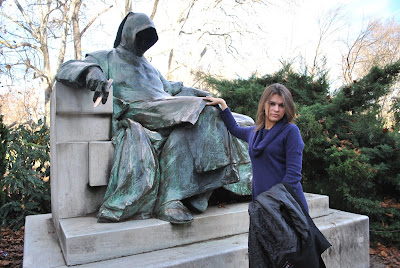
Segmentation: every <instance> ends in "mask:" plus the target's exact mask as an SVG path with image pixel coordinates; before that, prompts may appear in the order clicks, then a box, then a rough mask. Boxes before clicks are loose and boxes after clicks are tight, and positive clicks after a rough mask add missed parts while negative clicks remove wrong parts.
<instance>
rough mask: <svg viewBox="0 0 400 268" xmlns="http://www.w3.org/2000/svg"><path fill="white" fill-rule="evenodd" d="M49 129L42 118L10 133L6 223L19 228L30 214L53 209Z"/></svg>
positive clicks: (3, 216) (3, 218) (5, 183)
mask: <svg viewBox="0 0 400 268" xmlns="http://www.w3.org/2000/svg"><path fill="white" fill-rule="evenodd" d="M49 141H50V135H49V130H48V128H47V127H46V126H45V124H44V123H43V122H42V121H39V122H38V124H37V125H35V126H33V127H29V126H25V125H19V126H17V127H14V128H12V129H10V131H9V135H8V148H7V160H8V168H7V174H6V176H5V177H4V178H2V179H1V182H0V185H1V188H2V189H4V192H5V193H6V195H5V200H4V204H3V205H2V206H1V207H0V217H1V225H2V226H11V227H13V228H14V229H19V228H20V227H21V226H23V224H24V220H25V217H26V216H28V215H33V214H39V213H48V212H50V207H51V205H50V181H49V177H50V162H49V161H50V157H49Z"/></svg>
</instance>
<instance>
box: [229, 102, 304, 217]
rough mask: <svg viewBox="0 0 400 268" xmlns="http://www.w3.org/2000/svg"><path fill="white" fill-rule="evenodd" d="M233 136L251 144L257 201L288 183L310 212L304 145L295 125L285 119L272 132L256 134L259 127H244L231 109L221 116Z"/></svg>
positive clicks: (266, 131) (254, 191)
mask: <svg viewBox="0 0 400 268" xmlns="http://www.w3.org/2000/svg"><path fill="white" fill-rule="evenodd" d="M221 117H222V120H223V121H224V123H225V125H226V127H227V128H228V130H229V132H230V133H231V134H232V135H233V136H235V137H237V138H239V139H242V140H244V141H246V142H247V143H248V144H249V155H250V159H251V166H252V171H253V200H254V199H255V198H256V197H257V195H259V194H260V193H262V192H264V191H267V190H269V189H270V188H271V187H273V186H274V185H276V184H278V183H282V182H286V183H288V184H289V185H290V186H291V187H292V188H293V190H294V191H295V193H296V194H297V196H298V197H299V199H300V201H301V202H302V203H303V205H304V207H305V209H306V210H307V212H308V205H307V202H306V198H305V196H304V193H303V187H302V186H301V183H300V180H301V168H302V159H303V148H304V142H303V139H302V138H301V134H300V130H299V128H298V127H297V126H296V125H295V124H290V123H288V122H287V120H286V117H283V118H282V119H281V120H280V121H279V122H277V123H276V124H275V125H274V126H273V127H272V128H271V129H269V130H267V129H262V130H260V131H256V132H255V131H254V129H255V126H251V127H240V126H238V124H237V123H236V120H235V119H234V118H233V116H232V113H231V111H230V110H229V108H227V109H225V110H223V111H222V112H221Z"/></svg>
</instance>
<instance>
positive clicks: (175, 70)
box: [152, 0, 294, 85]
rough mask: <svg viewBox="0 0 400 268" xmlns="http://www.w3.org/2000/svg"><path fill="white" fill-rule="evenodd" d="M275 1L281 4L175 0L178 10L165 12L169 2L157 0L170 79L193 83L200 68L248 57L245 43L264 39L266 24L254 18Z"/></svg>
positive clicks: (254, 0)
mask: <svg viewBox="0 0 400 268" xmlns="http://www.w3.org/2000/svg"><path fill="white" fill-rule="evenodd" d="M271 2H274V3H278V2H277V1H272V0H271V1H257V0H252V1H228V0H227V1H224V0H218V1H205V0H202V1H201V0H180V1H174V4H175V5H174V7H175V8H174V12H168V14H167V15H165V14H164V13H163V10H165V8H166V7H165V6H163V5H165V3H164V2H160V3H159V1H157V0H155V1H154V8H153V14H154V13H155V11H156V10H157V9H159V12H158V13H157V15H155V16H154V21H155V23H156V25H162V27H158V28H157V29H158V31H159V34H160V39H161V40H160V41H161V42H163V40H165V39H167V40H168V42H165V44H166V45H164V47H163V51H162V52H160V54H161V53H162V54H163V55H165V57H166V58H167V60H166V61H167V66H166V68H165V69H166V71H164V72H163V73H165V74H166V77H167V79H170V80H175V79H177V80H184V82H185V83H189V84H190V83H192V82H193V81H194V80H195V75H194V73H196V72H197V71H198V70H202V71H205V72H214V73H215V72H222V70H227V67H228V68H229V69H232V64H230V63H231V62H237V61H240V60H244V59H245V58H246V57H247V54H246V53H249V47H246V46H245V45H244V44H246V45H247V43H249V45H251V44H253V45H255V44H256V43H257V42H258V41H259V40H260V30H261V31H262V26H260V25H258V24H257V23H258V22H259V21H258V22H257V21H256V20H254V19H255V18H259V17H260V13H261V12H262V10H265V8H268V5H269V4H270V3H271ZM293 2H294V1H290V0H289V1H286V2H285V3H293ZM169 5H170V3H168V6H169ZM152 16H153V15H152ZM160 21H162V23H160ZM164 25H165V27H164ZM261 36H265V35H261ZM164 38H165V39H164ZM251 39H252V40H254V41H253V42H252V43H251V42H250V41H249V40H251ZM239 47H241V48H242V49H239ZM224 64H226V65H227V66H224ZM216 74H217V75H218V74H220V73H216ZM182 77H183V79H182ZM191 85H193V83H192V84H191Z"/></svg>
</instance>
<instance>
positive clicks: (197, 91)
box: [193, 88, 211, 97]
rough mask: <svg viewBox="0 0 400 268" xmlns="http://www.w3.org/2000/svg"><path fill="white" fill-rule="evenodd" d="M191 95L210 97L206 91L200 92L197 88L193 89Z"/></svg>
mask: <svg viewBox="0 0 400 268" xmlns="http://www.w3.org/2000/svg"><path fill="white" fill-rule="evenodd" d="M193 93H194V95H195V96H196V97H207V96H211V94H210V93H208V92H207V91H204V90H200V89H197V88H193Z"/></svg>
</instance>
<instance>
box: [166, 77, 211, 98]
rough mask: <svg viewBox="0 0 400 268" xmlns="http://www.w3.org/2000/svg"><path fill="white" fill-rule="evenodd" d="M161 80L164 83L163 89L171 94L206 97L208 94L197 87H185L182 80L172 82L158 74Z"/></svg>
mask: <svg viewBox="0 0 400 268" xmlns="http://www.w3.org/2000/svg"><path fill="white" fill-rule="evenodd" d="M160 79H161V82H162V83H163V85H164V91H165V92H167V93H168V94H170V95H172V96H196V97H206V96H210V93H208V92H207V91H203V90H200V89H197V88H192V87H185V86H184V85H183V83H182V82H172V81H168V80H167V79H165V78H164V77H163V76H162V75H161V74H160Z"/></svg>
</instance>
